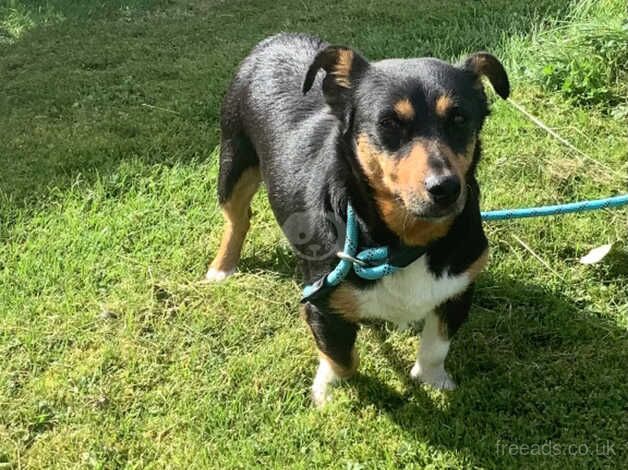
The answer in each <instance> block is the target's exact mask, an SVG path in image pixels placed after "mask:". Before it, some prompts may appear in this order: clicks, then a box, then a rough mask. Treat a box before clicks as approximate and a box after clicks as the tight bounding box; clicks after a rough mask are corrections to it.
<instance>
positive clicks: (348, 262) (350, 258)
mask: <svg viewBox="0 0 628 470" xmlns="http://www.w3.org/2000/svg"><path fill="white" fill-rule="evenodd" d="M625 205H628V194H624V195H621V196H615V197H609V198H605V199H594V200H590V201H579V202H571V203H567V204H556V205H551V206H540V207H526V208H521V209H501V210H495V211H486V212H482V220H488V221H493V220H508V219H522V218H527V217H545V216H550V215H563V214H569V213H574V212H585V211H592V210H598V209H610V208H615V207H621V206H625ZM358 239H359V229H358V222H357V220H356V217H355V212H354V210H353V207H351V204H348V205H347V232H346V236H345V244H344V247H343V251H341V252H338V253H337V254H336V255H337V256H338V258H340V261H339V262H338V264H337V265H336V267H335V268H334V269H333V270H332V271H331V272H330V273H329V274H327V275H326V276H323V277H322V278H321V279H319V280H318V281H316V282H315V283H313V284H307V285H306V286H305V287H304V289H303V297H302V299H301V302H305V301H307V300H308V299H310V298H312V297H313V296H314V295H316V294H318V293H321V292H323V291H325V290H328V289H330V288H333V287H335V286H337V285H338V284H340V283H341V282H342V281H343V280H344V279H345V278H346V277H347V276H348V275H349V272H350V271H351V268H353V270H354V272H355V273H356V274H357V275H358V276H359V277H361V278H362V279H368V280H371V281H373V280H377V279H381V278H383V277H384V276H388V275H389V274H392V273H394V272H395V271H397V270H398V269H400V267H399V266H395V265H394V264H392V263H391V262H390V250H389V248H388V247H387V246H381V247H376V248H367V249H365V250H362V251H360V252H358ZM415 250H417V251H416V252H415V253H414V254H413V257H415V259H416V258H419V257H420V256H422V255H423V253H425V251H426V249H425V248H419V249H416V248H415Z"/></svg>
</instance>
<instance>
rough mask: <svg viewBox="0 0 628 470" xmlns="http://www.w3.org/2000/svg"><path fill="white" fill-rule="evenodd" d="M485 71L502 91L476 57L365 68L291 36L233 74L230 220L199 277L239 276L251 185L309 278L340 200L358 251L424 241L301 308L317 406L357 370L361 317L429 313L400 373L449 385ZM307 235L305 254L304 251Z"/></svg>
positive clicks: (476, 248)
mask: <svg viewBox="0 0 628 470" xmlns="http://www.w3.org/2000/svg"><path fill="white" fill-rule="evenodd" d="M483 76H484V77H487V78H488V80H489V81H490V82H491V84H492V85H493V88H494V89H495V91H496V92H497V93H498V94H499V95H500V96H501V97H502V98H507V96H508V94H509V83H508V78H507V75H506V72H505V71H504V68H503V67H502V65H501V64H500V62H499V61H498V60H497V59H496V58H495V57H493V56H492V55H490V54H487V53H477V54H474V55H471V56H470V57H469V58H467V59H466V61H464V62H463V63H462V64H461V65H458V66H454V65H450V64H448V63H445V62H442V61H440V60H437V59H432V58H423V59H409V60H401V59H392V60H383V61H379V62H373V63H371V62H368V61H367V60H366V59H365V58H364V57H362V56H361V55H360V54H358V53H357V52H355V51H354V50H352V49H350V48H347V47H341V46H331V45H329V44H327V43H325V42H323V41H321V40H320V39H317V38H314V37H309V36H305V35H292V34H281V35H278V36H274V37H271V38H269V39H266V40H265V41H263V42H261V43H260V44H258V45H257V46H256V47H255V49H254V50H253V51H252V52H251V54H250V55H249V56H248V57H247V58H246V59H245V60H244V61H243V62H242V64H241V65H240V68H239V70H238V72H237V74H236V76H235V78H234V80H233V82H232V84H231V86H230V88H229V91H228V92H227V95H226V97H225V100H224V103H223V108H222V119H221V128H222V139H221V154H220V176H219V182H218V196H219V200H220V204H221V206H222V208H223V211H224V216H225V219H226V226H225V231H224V234H223V238H222V242H221V245H220V249H219V251H218V254H217V255H216V258H215V259H214V261H213V262H212V263H211V266H210V269H209V271H208V273H207V279H208V280H209V281H221V280H223V279H225V278H226V277H227V276H228V275H229V274H231V273H232V272H233V271H234V269H235V267H236V264H237V262H238V259H239V256H240V251H241V249H242V243H243V241H244V238H245V236H246V233H247V231H248V229H249V218H250V214H251V212H250V202H251V198H252V197H253V195H254V194H255V192H256V191H257V189H258V186H259V183H260V182H261V181H264V183H265V184H266V186H267V189H268V197H269V199H270V203H271V206H272V209H273V212H274V214H275V217H276V218H277V220H278V222H279V223H280V225H281V226H282V228H283V229H284V233H286V235H287V236H288V238H289V241H290V242H291V245H292V247H293V248H294V251H295V252H296V253H297V254H298V255H299V259H300V261H301V266H302V271H303V275H304V281H305V282H306V283H312V282H314V281H316V280H318V279H320V278H321V277H323V276H325V275H326V274H327V273H329V272H330V270H331V269H333V267H334V266H335V265H336V264H337V262H338V259H337V258H336V256H335V253H336V252H337V251H338V250H339V249H340V248H342V243H339V240H340V239H341V237H342V235H343V233H342V232H343V230H342V229H339V228H338V227H339V225H338V224H335V223H334V220H339V221H343V220H346V214H347V205H348V204H351V206H352V207H353V208H354V210H355V213H356V216H357V220H358V225H359V228H360V239H359V247H360V249H364V248H366V247H374V246H388V247H390V249H391V250H392V251H394V250H399V251H403V250H404V249H406V248H407V247H415V246H423V247H426V252H425V254H424V255H422V256H420V257H419V258H418V259H416V260H414V261H413V262H411V263H410V264H409V265H407V266H406V267H405V268H403V269H400V270H399V271H397V272H395V273H394V274H392V275H389V276H386V277H384V278H382V279H380V280H376V281H366V280H364V279H361V278H359V277H358V276H357V275H356V274H355V273H353V272H351V273H350V275H349V276H348V277H347V278H346V279H345V280H344V281H343V282H342V283H341V284H340V285H338V286H337V287H335V288H332V289H328V290H327V291H326V292H323V293H321V294H320V295H317V296H315V297H314V298H310V299H308V301H307V302H305V303H304V316H305V318H306V320H307V323H308V325H309V326H310V328H311V330H312V333H313V335H314V339H315V340H316V344H317V346H318V349H319V352H320V364H319V368H318V372H317V374H316V377H315V379H314V385H313V387H312V390H313V398H314V401H315V402H316V403H317V404H321V403H323V402H324V401H325V400H326V399H327V397H328V393H327V388H328V385H329V384H330V383H331V382H333V381H335V380H337V379H339V378H343V377H348V376H350V375H351V374H352V373H353V372H355V370H356V368H357V367H358V357H357V354H356V350H355V345H354V343H355V340H356V335H357V331H358V328H359V322H360V321H361V320H362V319H369V318H379V319H384V320H388V321H391V322H394V323H397V324H399V325H406V324H408V323H412V322H417V321H419V320H425V325H424V328H423V333H422V339H421V346H420V353H419V354H418V358H417V360H416V363H415V365H414V367H413V368H412V370H411V372H410V373H411V376H412V377H413V378H415V379H417V380H421V381H423V382H425V383H427V384H431V385H432V386H435V387H438V388H444V389H452V388H454V387H455V384H454V382H453V381H452V379H451V378H450V377H449V375H448V374H447V372H446V371H445V368H444V361H445V357H446V356H447V352H448V350H449V344H450V338H451V336H452V335H453V334H454V333H455V331H456V330H457V329H458V327H459V326H460V325H461V323H462V322H463V321H464V320H465V318H466V317H467V314H468V312H469V308H470V305H471V296H472V290H473V283H474V279H475V277H476V276H477V274H478V273H479V272H480V271H481V270H482V269H483V267H484V265H485V264H486V261H487V255H488V248H487V240H486V238H485V236H484V232H483V230H482V223H481V219H480V211H479V203H478V198H479V187H478V183H477V181H476V178H475V169H476V165H477V163H478V160H479V158H480V141H479V133H480V130H481V129H482V125H483V123H484V120H485V118H486V116H487V115H488V105H487V99H486V96H485V94H484V90H483V86H482V81H481V77H483ZM295 214H298V218H297V219H294V216H295ZM295 220H296V222H295ZM295 223H296V225H297V230H296V231H295V230H293V229H294V226H295ZM295 233H296V234H297V235H295ZM304 236H306V237H307V242H308V245H309V246H310V247H315V249H310V250H309V251H307V252H306V251H305V250H302V249H301V248H302V246H303V243H302V240H301V239H302V238H304Z"/></svg>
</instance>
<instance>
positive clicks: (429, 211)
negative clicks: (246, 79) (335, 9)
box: [303, 46, 510, 245]
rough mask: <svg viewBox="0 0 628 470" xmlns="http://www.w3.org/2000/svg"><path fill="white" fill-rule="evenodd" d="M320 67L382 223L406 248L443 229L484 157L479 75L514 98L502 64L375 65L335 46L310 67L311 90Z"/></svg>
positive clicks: (475, 59)
mask: <svg viewBox="0 0 628 470" xmlns="http://www.w3.org/2000/svg"><path fill="white" fill-rule="evenodd" d="M320 69H323V70H325V72H326V76H325V78H324V80H323V94H324V96H325V99H326V101H327V103H328V104H329V106H330V108H331V110H332V111H333V113H334V114H335V115H336V116H337V117H338V119H339V120H340V123H341V126H342V131H343V133H344V134H345V136H346V137H348V138H349V139H350V140H351V142H352V145H353V150H354V155H355V158H356V160H357V161H356V162H355V163H356V164H357V167H358V168H359V169H360V170H361V172H362V174H363V175H364V178H365V179H366V182H367V184H368V185H369V186H370V188H371V190H372V193H373V196H374V200H375V203H376V205H377V208H378V210H379V213H380V215H381V217H382V219H383V220H384V222H385V223H386V224H387V225H388V227H389V228H390V229H391V230H392V231H393V232H395V233H396V234H397V235H398V236H399V238H400V239H401V240H402V241H403V242H404V243H406V244H408V245H422V244H426V243H427V242H429V241H430V240H431V239H433V238H436V237H438V236H442V235H444V234H445V233H446V232H447V230H448V229H449V226H450V225H451V223H452V221H453V219H454V218H455V216H456V215H457V214H459V213H460V212H461V211H462V209H463V208H464V206H465V202H466V198H467V193H468V189H467V181H469V180H470V179H471V178H472V177H473V173H474V171H475V166H476V163H477V159H478V158H479V151H476V147H477V146H478V145H479V144H478V137H479V133H480V130H481V128H482V125H483V123H484V119H485V118H486V116H487V115H488V105H487V100H486V96H485V94H484V89H483V86H482V80H481V78H482V77H486V78H488V80H489V81H490V82H491V84H492V86H493V88H494V89H495V91H496V92H497V94H498V95H499V96H501V97H502V98H504V99H505V98H507V97H508V94H509V91H510V86H509V83H508V77H507V75H506V71H505V70H504V68H503V66H502V64H501V63H500V62H499V60H497V59H496V58H495V57H494V56H492V55H490V54H487V53H484V52H479V53H476V54H473V55H471V56H469V57H468V58H467V59H466V60H465V61H464V62H463V63H462V64H460V65H456V66H454V65H451V64H448V63H446V62H443V61H440V60H437V59H431V58H426V59H409V60H401V59H391V60H384V61H380V62H374V63H369V62H368V61H367V60H366V59H364V58H363V57H362V56H361V55H359V54H358V53H357V52H355V51H354V50H352V49H349V48H346V47H341V46H329V47H327V48H325V49H323V50H321V51H320V52H319V53H318V54H317V56H316V58H315V59H314V61H313V63H312V64H311V66H310V68H309V70H308V72H307V75H306V77H305V81H304V83H303V92H304V93H307V91H308V90H309V89H310V88H311V87H312V84H313V83H314V79H315V77H316V74H317V72H318V71H319V70H320Z"/></svg>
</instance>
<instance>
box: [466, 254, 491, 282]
mask: <svg viewBox="0 0 628 470" xmlns="http://www.w3.org/2000/svg"><path fill="white" fill-rule="evenodd" d="M487 264H488V248H486V250H484V251H483V252H482V254H481V255H480V257H479V258H478V259H476V260H475V261H474V262H473V263H471V266H469V267H468V268H467V271H466V273H467V274H468V276H469V278H470V279H472V280H473V279H475V278H476V277H478V275H479V274H480V273H481V272H482V271H483V270H484V268H485V267H486V265H487Z"/></svg>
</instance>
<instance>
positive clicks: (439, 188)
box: [425, 175, 460, 206]
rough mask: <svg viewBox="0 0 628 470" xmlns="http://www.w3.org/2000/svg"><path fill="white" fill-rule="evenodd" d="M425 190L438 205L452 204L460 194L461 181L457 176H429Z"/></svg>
mask: <svg viewBox="0 0 628 470" xmlns="http://www.w3.org/2000/svg"><path fill="white" fill-rule="evenodd" d="M425 188H426V189H427V191H428V192H429V193H430V196H431V197H432V199H433V200H434V202H436V203H437V204H441V205H444V206H445V205H449V204H452V203H453V202H454V201H455V200H456V199H458V195H459V194H460V180H459V179H458V177H457V176H454V175H447V176H429V177H428V178H427V179H426V180H425Z"/></svg>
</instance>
